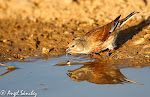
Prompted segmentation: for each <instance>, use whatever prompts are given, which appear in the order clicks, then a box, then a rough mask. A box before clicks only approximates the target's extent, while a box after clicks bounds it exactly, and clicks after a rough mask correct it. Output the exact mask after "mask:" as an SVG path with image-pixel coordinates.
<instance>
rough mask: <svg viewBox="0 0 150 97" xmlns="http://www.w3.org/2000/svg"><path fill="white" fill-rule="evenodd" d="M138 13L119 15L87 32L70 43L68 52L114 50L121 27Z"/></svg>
mask: <svg viewBox="0 0 150 97" xmlns="http://www.w3.org/2000/svg"><path fill="white" fill-rule="evenodd" d="M137 13H139V12H132V13H130V14H129V15H128V16H126V17H125V18H123V19H121V20H119V19H120V17H121V15H119V16H118V17H117V18H116V19H115V20H113V21H112V22H110V23H108V24H106V25H104V26H101V27H98V28H96V29H93V30H91V31H89V32H87V33H86V34H85V35H84V36H83V37H77V38H75V39H74V40H72V41H71V42H70V43H69V44H68V46H67V49H66V52H67V53H70V54H72V53H73V54H75V53H76V54H87V55H90V54H96V53H100V52H102V51H104V50H107V49H108V50H109V52H111V51H114V50H115V48H116V44H115V42H116V38H117V34H118V33H119V31H120V29H121V27H122V26H123V25H124V24H125V23H126V22H127V21H129V20H130V19H131V18H132V17H134V16H135V15H136V14H137Z"/></svg>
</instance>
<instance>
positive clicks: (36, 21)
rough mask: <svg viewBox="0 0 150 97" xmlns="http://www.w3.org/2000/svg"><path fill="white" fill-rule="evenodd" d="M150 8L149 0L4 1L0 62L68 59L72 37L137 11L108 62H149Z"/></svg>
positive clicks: (0, 16)
mask: <svg viewBox="0 0 150 97" xmlns="http://www.w3.org/2000/svg"><path fill="white" fill-rule="evenodd" d="M149 9H150V0H63V1H61V0H0V61H6V60H8V61H11V60H18V59H19V60H22V59H24V58H28V57H40V56H58V55H64V54H65V53H66V52H65V49H66V48H67V45H68V43H69V42H70V41H71V40H72V39H73V38H75V37H80V36H83V35H84V34H85V33H86V32H88V31H90V30H92V29H94V28H96V27H100V26H102V25H104V24H107V23H109V22H111V21H112V20H114V19H115V18H116V17H117V16H119V15H120V14H121V15H122V17H121V18H124V17H126V16H127V15H128V14H130V13H131V12H133V11H139V12H140V13H139V14H137V15H136V16H135V17H133V18H132V19H131V20H130V21H128V22H127V23H126V24H125V25H124V27H123V28H122V29H121V31H120V33H118V38H117V41H116V44H117V49H116V51H115V52H114V53H112V54H111V56H110V57H107V58H109V59H113V60H122V59H123V60H124V59H130V60H138V63H140V62H141V63H143V62H146V63H147V62H149V61H150V17H149V16H150V11H149ZM106 53H107V52H102V53H101V55H102V56H103V55H105V54H106ZM95 57H99V56H95ZM107 58H106V59H107ZM130 62H132V61H130ZM136 62H137V61H136Z"/></svg>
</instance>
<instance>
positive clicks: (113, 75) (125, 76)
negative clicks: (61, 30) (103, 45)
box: [0, 56, 150, 97]
mask: <svg viewBox="0 0 150 97" xmlns="http://www.w3.org/2000/svg"><path fill="white" fill-rule="evenodd" d="M69 59H71V60H73V59H74V61H73V63H71V66H68V65H66V62H67V59H66V57H65V56H61V57H58V58H49V59H48V60H47V61H43V60H42V59H38V60H36V61H34V62H5V63H4V64H6V65H9V66H15V67H19V68H21V69H16V70H12V71H9V70H7V68H6V67H0V75H1V78H0V82H1V83H0V93H2V92H1V91H2V90H3V91H5V92H6V94H5V95H4V96H3V97H7V96H9V97H13V96H12V95H10V94H8V92H12V93H13V92H18V91H19V93H20V94H21V92H26V93H31V92H32V93H31V94H32V95H30V97H36V96H35V94H36V93H37V97H92V96H94V97H110V96H113V97H115V96H117V97H120V96H121V97H142V96H146V97H148V95H149V90H150V84H149V82H150V77H149V74H150V68H149V66H145V67H144V68H127V67H128V66H127V65H126V68H124V67H123V66H119V65H117V66H115V65H112V64H111V63H109V62H108V63H103V62H101V61H99V60H85V59H81V58H80V57H73V56H69ZM139 83H141V84H143V85H140V84H139ZM7 94H8V95H7ZM20 94H19V95H17V97H21V95H20ZM0 95H1V94H0ZM23 97H29V96H27V95H26V96H23Z"/></svg>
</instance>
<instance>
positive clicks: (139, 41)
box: [133, 38, 145, 45]
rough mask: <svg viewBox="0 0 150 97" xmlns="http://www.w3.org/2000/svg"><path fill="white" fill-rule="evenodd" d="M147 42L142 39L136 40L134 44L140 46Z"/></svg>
mask: <svg viewBox="0 0 150 97" xmlns="http://www.w3.org/2000/svg"><path fill="white" fill-rule="evenodd" d="M144 41H145V39H144V38H140V39H139V40H136V41H134V42H133V45H138V44H142V43H143V42H144Z"/></svg>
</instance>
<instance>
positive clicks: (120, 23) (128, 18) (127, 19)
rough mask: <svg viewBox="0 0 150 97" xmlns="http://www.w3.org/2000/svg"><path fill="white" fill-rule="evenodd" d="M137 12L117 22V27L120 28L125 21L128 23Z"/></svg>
mask: <svg viewBox="0 0 150 97" xmlns="http://www.w3.org/2000/svg"><path fill="white" fill-rule="evenodd" d="M137 13H139V12H132V13H130V14H129V15H128V16H127V17H125V18H124V19H122V20H119V27H120V28H121V27H122V26H123V25H124V24H125V23H126V22H127V21H129V20H130V19H131V18H132V17H134V16H135V15H136V14H137Z"/></svg>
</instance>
